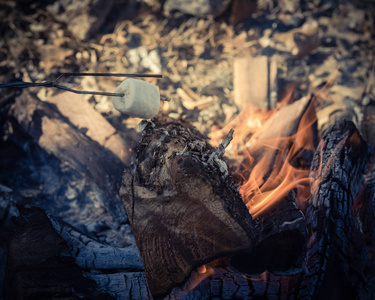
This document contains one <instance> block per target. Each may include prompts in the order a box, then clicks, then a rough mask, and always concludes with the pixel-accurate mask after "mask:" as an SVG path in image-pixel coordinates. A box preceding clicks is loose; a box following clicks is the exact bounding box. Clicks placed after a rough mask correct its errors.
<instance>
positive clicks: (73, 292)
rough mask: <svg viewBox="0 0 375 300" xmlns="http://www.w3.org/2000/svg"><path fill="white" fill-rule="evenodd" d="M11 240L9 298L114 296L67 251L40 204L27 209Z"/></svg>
mask: <svg viewBox="0 0 375 300" xmlns="http://www.w3.org/2000/svg"><path fill="white" fill-rule="evenodd" d="M21 214H22V215H21V217H19V218H18V220H17V224H18V226H19V232H18V233H17V234H16V235H14V236H13V237H12V239H11V241H10V244H9V251H8V259H7V283H6V287H7V288H6V289H5V292H6V297H7V299H52V298H69V299H81V298H91V299H93V298H94V299H114V298H113V297H111V295H109V294H106V293H103V292H99V291H98V290H97V289H98V286H97V285H96V283H95V282H94V281H92V280H90V279H88V278H86V277H84V275H83V271H82V270H81V269H80V268H79V267H78V266H77V265H76V264H75V261H74V259H73V258H72V257H70V256H69V255H67V253H68V246H67V244H66V242H65V241H64V239H63V238H62V237H61V236H59V235H58V234H57V233H56V232H55V230H54V228H53V227H52V225H51V223H50V222H49V220H48V218H47V215H46V214H45V213H44V211H42V210H41V209H39V208H30V209H24V210H23V211H21Z"/></svg>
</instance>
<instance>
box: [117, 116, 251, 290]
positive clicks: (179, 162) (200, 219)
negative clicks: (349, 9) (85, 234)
mask: <svg viewBox="0 0 375 300" xmlns="http://www.w3.org/2000/svg"><path fill="white" fill-rule="evenodd" d="M143 134H144V136H143V138H142V141H141V143H140V146H139V149H138V150H137V156H136V161H135V163H134V165H133V166H132V167H131V168H129V169H126V170H125V172H124V174H123V186H122V188H121V190H120V193H121V197H122V200H123V203H124V206H125V209H126V211H127V214H128V217H129V221H130V224H131V227H132V231H133V233H134V235H135V238H136V241H137V245H138V247H139V250H140V252H141V255H142V259H143V263H144V265H145V271H146V276H147V280H148V283H149V286H150V290H151V292H152V295H153V296H154V297H159V296H163V295H166V294H167V293H169V292H170V291H171V289H172V288H173V287H175V286H176V285H181V284H182V283H183V282H184V281H185V280H186V279H187V278H188V277H189V275H190V273H191V271H192V270H193V269H194V268H196V267H198V266H200V265H202V264H204V263H207V262H209V261H211V260H213V259H215V258H217V257H221V256H226V255H231V254H233V253H236V252H238V251H240V250H244V249H248V250H249V251H250V249H251V247H252V245H253V240H254V235H253V224H252V220H251V217H250V214H249V213H248V210H247V208H246V206H245V205H244V203H243V202H242V200H241V198H240V196H239V194H238V192H237V190H236V189H235V187H234V185H233V183H232V182H231V180H230V178H229V177H228V172H227V166H226V164H225V163H224V162H223V161H222V160H221V159H220V158H219V157H215V158H212V157H211V154H212V153H213V152H214V149H213V148H212V147H211V146H210V145H209V143H208V142H207V140H206V139H205V138H204V137H203V136H202V135H201V134H200V133H198V132H197V130H195V129H194V128H193V127H192V126H191V125H190V124H189V123H187V122H184V121H180V120H178V121H177V120H174V121H173V120H171V119H167V118H163V117H160V118H159V119H156V120H155V123H152V122H149V123H148V124H147V125H146V127H145V129H144V132H143ZM210 157H211V159H210ZM209 161H210V162H209Z"/></svg>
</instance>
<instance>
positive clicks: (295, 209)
mask: <svg viewBox="0 0 375 300" xmlns="http://www.w3.org/2000/svg"><path fill="white" fill-rule="evenodd" d="M297 132H298V133H297ZM297 135H299V136H298V137H297ZM317 140H318V132H317V128H316V115H315V110H314V107H313V104H312V99H311V98H309V97H305V98H303V99H301V100H299V101H296V102H295V103H293V104H291V105H287V106H284V107H282V108H280V109H279V110H278V111H277V112H276V113H275V114H274V115H273V116H272V118H271V119H269V120H268V122H267V123H266V124H265V126H264V128H263V129H262V130H261V131H259V132H258V133H257V134H256V136H255V137H254V138H252V139H251V144H250V146H249V153H250V154H251V156H252V159H253V160H252V161H251V162H250V161H249V160H245V161H244V162H243V164H242V167H243V168H246V169H248V170H249V172H254V171H255V172H256V174H257V175H258V176H259V177H261V178H262V180H263V182H264V183H263V185H264V187H266V185H267V187H266V189H268V190H273V189H275V188H277V187H278V185H279V184H280V179H278V176H279V173H280V171H281V169H282V168H283V166H284V164H285V163H287V164H290V165H291V166H293V167H294V168H296V169H302V168H304V169H307V170H306V173H307V174H308V168H309V167H310V165H311V160H312V157H313V151H312V150H313V149H315V146H316V144H317ZM286 158H287V159H288V161H287V162H285V159H286ZM260 188H263V187H262V185H261V186H260ZM265 191H266V190H265ZM285 191H287V190H284V191H280V193H279V194H280V200H278V201H277V202H276V203H275V204H273V205H272V206H270V207H268V208H267V209H264V210H263V212H261V213H259V214H258V215H256V216H255V217H254V220H255V222H256V224H258V225H259V226H257V227H256V229H257V231H258V232H259V240H258V241H257V243H256V245H257V246H256V247H255V248H254V249H253V252H252V253H251V254H246V253H241V255H238V256H235V257H233V258H232V259H231V262H230V264H231V266H232V267H234V268H235V269H236V270H239V271H241V272H244V273H248V274H256V273H262V272H263V271H265V269H267V270H268V271H271V272H273V273H275V274H279V275H291V274H297V273H299V272H301V270H302V268H303V266H304V262H305V257H306V249H307V227H306V221H305V217H304V215H303V213H302V212H301V210H300V209H301V208H303V207H299V203H298V201H297V198H296V194H295V193H294V191H293V190H292V191H290V192H289V194H284V195H283V194H282V193H285ZM247 200H248V199H245V201H247ZM251 205H252V200H251V198H250V199H249V202H248V206H249V207H250V211H251ZM300 206H301V205H300ZM254 262H256V263H254Z"/></svg>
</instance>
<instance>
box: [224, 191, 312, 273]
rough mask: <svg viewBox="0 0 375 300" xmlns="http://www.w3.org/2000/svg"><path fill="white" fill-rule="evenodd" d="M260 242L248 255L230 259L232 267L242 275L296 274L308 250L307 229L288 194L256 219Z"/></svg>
mask: <svg viewBox="0 0 375 300" xmlns="http://www.w3.org/2000/svg"><path fill="white" fill-rule="evenodd" d="M255 222H256V224H257V227H256V230H257V232H259V239H258V240H257V242H256V246H255V247H254V249H253V251H252V252H251V253H241V254H238V255H234V256H233V257H231V258H230V259H229V264H230V266H231V267H233V268H234V269H236V270H237V271H239V272H241V273H245V274H260V273H263V272H264V271H265V270H268V271H270V272H273V273H274V274H279V275H292V274H296V273H299V272H300V271H301V268H302V267H303V265H304V262H305V258H306V250H307V227H306V220H305V217H304V215H303V213H302V212H301V211H300V210H299V209H298V206H297V200H296V198H295V193H294V192H293V191H291V192H290V193H289V194H288V195H287V196H286V197H285V198H284V199H282V201H280V202H279V203H278V204H277V205H275V206H273V207H272V208H271V209H270V210H269V211H267V213H265V214H263V215H261V216H259V217H257V218H256V219H255Z"/></svg>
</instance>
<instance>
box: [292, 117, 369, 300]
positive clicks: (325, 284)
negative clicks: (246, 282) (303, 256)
mask: <svg viewBox="0 0 375 300" xmlns="http://www.w3.org/2000/svg"><path fill="white" fill-rule="evenodd" d="M373 153H374V151H373V149H371V148H370V146H369V145H367V144H366V142H364V141H363V139H362V137H361V135H360V134H359V132H358V130H357V129H356V127H355V125H354V124H353V123H352V122H350V121H345V120H341V121H340V122H337V123H336V124H335V125H333V126H331V127H330V128H328V129H327V130H326V131H325V132H324V134H323V136H322V141H321V142H320V144H319V147H318V150H317V151H316V153H315V155H314V159H313V165H312V169H311V177H312V179H313V181H312V197H311V199H310V200H309V206H308V208H307V212H306V219H307V223H308V226H309V228H310V230H311V232H312V235H311V237H310V240H309V247H308V261H307V271H306V272H303V273H302V274H301V276H300V278H299V281H298V283H297V284H296V285H295V287H294V292H293V293H292V299H301V298H304V299H315V298H316V297H318V298H319V297H320V298H325V299H354V298H356V295H358V289H359V288H360V286H363V278H364V277H363V272H364V267H365V262H366V247H365V240H364V235H363V233H362V232H361V230H360V227H359V226H358V225H359V224H358V223H357V221H356V217H355V215H354V213H353V202H354V200H355V199H356V196H357V194H358V192H359V190H360V188H361V186H362V184H363V179H364V176H363V175H364V173H365V171H366V169H367V167H368V164H369V159H370V157H371V155H372V154H373Z"/></svg>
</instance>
